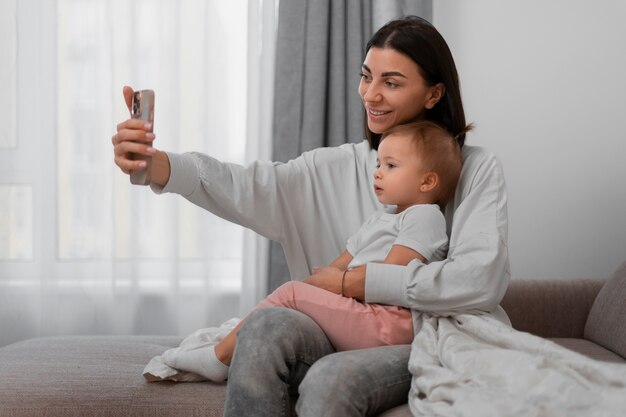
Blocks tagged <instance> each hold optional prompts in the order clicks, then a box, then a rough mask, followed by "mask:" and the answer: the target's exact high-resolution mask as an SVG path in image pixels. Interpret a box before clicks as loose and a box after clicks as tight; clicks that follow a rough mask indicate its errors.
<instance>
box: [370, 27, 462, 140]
mask: <svg viewBox="0 0 626 417" xmlns="http://www.w3.org/2000/svg"><path fill="white" fill-rule="evenodd" d="M373 47H377V48H391V49H393V50H395V51H398V52H400V53H401V54H404V55H406V56H408V57H409V58H411V59H412V60H413V61H414V62H415V63H416V64H417V66H418V68H419V71H420V75H421V76H422V77H423V78H424V80H425V81H426V83H427V84H428V85H429V86H433V85H435V84H437V83H443V85H444V86H445V93H444V95H443V97H442V98H441V100H439V102H438V103H437V104H435V106H434V107H433V108H432V109H427V110H426V113H425V119H426V120H431V121H433V122H435V123H438V124H439V125H441V126H443V127H444V128H445V129H446V130H447V131H448V132H450V133H451V134H452V136H454V138H455V139H456V140H457V142H458V143H459V145H460V146H461V147H463V143H464V142H465V133H466V132H467V131H468V130H469V129H471V126H466V124H465V112H464V111H463V103H462V101H461V89H460V87H459V76H458V74H457V71H456V65H455V64H454V59H453V58H452V53H451V52H450V48H448V44H447V43H446V41H445V40H444V39H443V37H442V36H441V34H440V33H439V31H437V29H435V27H434V26H433V25H432V24H431V23H430V22H428V21H427V20H424V19H422V18H421V17H417V16H407V17H405V18H403V19H399V20H392V21H390V22H388V23H387V24H385V25H384V26H383V27H382V28H380V29H379V30H378V31H377V32H376V33H375V34H374V36H373V37H372V39H370V41H369V42H368V43H367V46H366V47H365V53H366V54H367V52H368V51H369V50H370V48H373ZM364 121H365V135H366V137H367V140H368V141H369V143H370V146H371V147H372V148H373V149H378V144H379V143H380V136H381V135H380V134H378V133H374V132H372V131H371V130H369V128H368V126H367V115H366V117H365V120H364Z"/></svg>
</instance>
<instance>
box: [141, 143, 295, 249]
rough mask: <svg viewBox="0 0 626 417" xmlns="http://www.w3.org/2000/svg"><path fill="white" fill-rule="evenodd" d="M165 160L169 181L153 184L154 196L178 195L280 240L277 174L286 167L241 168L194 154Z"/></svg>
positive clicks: (260, 164)
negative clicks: (168, 166) (161, 185)
mask: <svg viewBox="0 0 626 417" xmlns="http://www.w3.org/2000/svg"><path fill="white" fill-rule="evenodd" d="M167 156H168V158H169V161H170V169H171V172H170V179H169V181H168V183H167V184H166V185H165V187H160V186H158V185H156V184H152V185H151V188H152V190H153V191H154V192H156V193H157V194H161V193H176V194H180V195H182V196H183V197H185V198H186V199H187V200H189V201H190V202H192V203H194V204H196V205H198V206H200V207H202V208H204V209H206V210H208V211H210V212H211V213H213V214H215V215H216V216H219V217H221V218H223V219H226V220H228V221H231V222H234V223H237V224H239V225H242V226H244V227H248V228H250V229H252V230H254V231H256V232H257V233H259V234H261V235H263V236H265V237H267V238H269V239H273V240H279V241H280V240H281V237H282V222H281V221H280V212H279V204H278V201H279V199H278V198H277V195H278V194H279V189H280V188H281V187H280V184H279V177H280V175H279V174H277V171H279V170H281V169H282V170H283V171H287V170H289V167H288V166H286V165H287V164H281V163H273V162H261V161H256V162H253V163H252V164H250V165H248V166H246V167H244V166H241V165H238V164H233V163H226V162H221V161H219V160H217V159H215V158H212V157H210V156H208V155H205V154H201V153H195V152H192V153H184V154H176V153H168V154H167ZM285 176H286V177H288V176H289V175H288V173H285V175H283V177H285Z"/></svg>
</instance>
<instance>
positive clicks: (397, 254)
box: [383, 245, 426, 265]
mask: <svg viewBox="0 0 626 417" xmlns="http://www.w3.org/2000/svg"><path fill="white" fill-rule="evenodd" d="M416 258H417V259H419V260H420V261H422V262H426V258H425V257H424V256H422V254H421V253H419V252H417V251H415V250H413V249H411V248H409V247H406V246H402V245H393V246H392V247H391V250H390V251H389V253H388V254H387V257H386V258H385V262H383V263H386V264H395V265H408V263H409V262H411V261H412V260H413V259H416Z"/></svg>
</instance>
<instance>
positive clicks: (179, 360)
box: [163, 320, 243, 382]
mask: <svg viewBox="0 0 626 417" xmlns="http://www.w3.org/2000/svg"><path fill="white" fill-rule="evenodd" d="M242 325H243V320H242V321H240V322H239V323H238V324H237V326H236V327H235V328H234V329H233V330H231V332H230V333H228V334H227V335H226V336H225V337H224V339H222V340H221V341H220V342H219V343H218V344H217V345H211V346H205V347H202V348H198V349H193V350H188V351H185V352H177V353H169V354H167V355H164V357H163V361H164V362H165V363H166V364H167V365H168V366H171V367H172V368H176V369H180V370H181V371H187V372H193V373H194V374H198V375H202V376H203V377H205V378H206V379H208V380H210V381H214V382H221V381H224V380H226V378H227V377H228V367H229V365H230V361H231V359H232V357H233V351H234V350H235V344H236V343H237V332H238V331H239V329H240V328H241V326H242Z"/></svg>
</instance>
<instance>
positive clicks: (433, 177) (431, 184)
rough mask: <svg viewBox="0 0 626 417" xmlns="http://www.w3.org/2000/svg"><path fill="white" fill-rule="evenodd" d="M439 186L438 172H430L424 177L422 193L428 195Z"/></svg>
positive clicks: (421, 187)
mask: <svg viewBox="0 0 626 417" xmlns="http://www.w3.org/2000/svg"><path fill="white" fill-rule="evenodd" d="M437 185H439V175H437V173H436V172H433V171H430V172H427V173H426V174H424V175H423V176H422V182H421V184H420V191H421V192H423V193H426V192H428V191H432V190H434V189H435V187H437Z"/></svg>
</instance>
